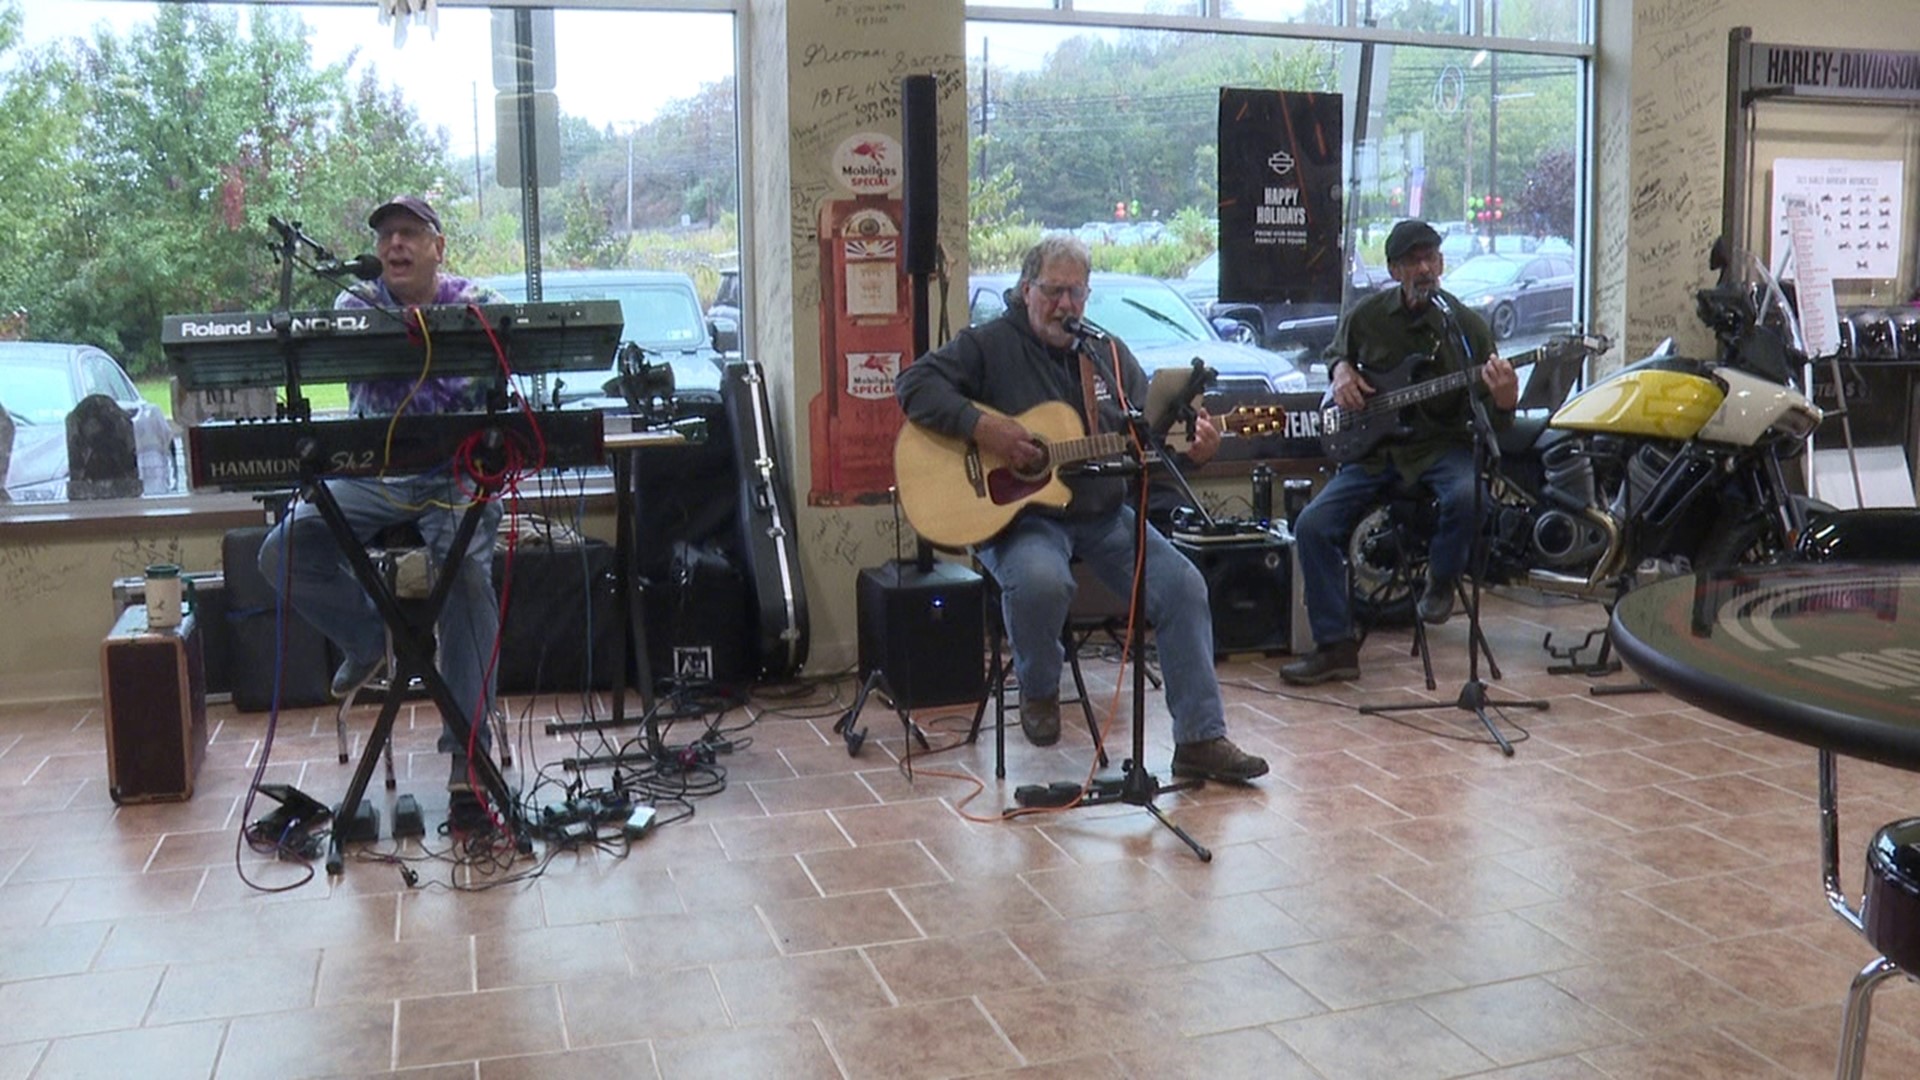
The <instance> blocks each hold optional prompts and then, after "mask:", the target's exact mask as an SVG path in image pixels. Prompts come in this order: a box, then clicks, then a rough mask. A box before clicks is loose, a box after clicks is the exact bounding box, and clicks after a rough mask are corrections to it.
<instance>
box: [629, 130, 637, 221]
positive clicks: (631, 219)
mask: <svg viewBox="0 0 1920 1080" xmlns="http://www.w3.org/2000/svg"><path fill="white" fill-rule="evenodd" d="M635 127H636V125H635V124H634V122H633V121H631V120H629V121H627V235H628V236H632V235H633V132H634V129H635Z"/></svg>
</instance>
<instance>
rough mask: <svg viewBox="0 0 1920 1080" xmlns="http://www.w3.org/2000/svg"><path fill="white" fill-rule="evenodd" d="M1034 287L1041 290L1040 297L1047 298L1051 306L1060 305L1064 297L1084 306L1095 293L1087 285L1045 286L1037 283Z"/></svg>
mask: <svg viewBox="0 0 1920 1080" xmlns="http://www.w3.org/2000/svg"><path fill="white" fill-rule="evenodd" d="M1033 287H1034V288H1036V289H1039V290H1040V295H1041V296H1044V297H1046V298H1047V302H1048V303H1051V304H1057V303H1059V302H1060V298H1061V297H1063V296H1065V297H1069V298H1071V299H1072V300H1073V302H1074V303H1076V304H1084V303H1086V300H1087V296H1088V295H1089V294H1090V293H1092V292H1093V290H1092V289H1089V288H1088V287H1086V286H1085V285H1043V284H1041V283H1040V282H1037V281H1036V282H1034V284H1033Z"/></svg>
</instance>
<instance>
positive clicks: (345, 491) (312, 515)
mask: <svg viewBox="0 0 1920 1080" xmlns="http://www.w3.org/2000/svg"><path fill="white" fill-rule="evenodd" d="M326 484H327V490H329V491H331V492H332V493H333V497H334V500H335V501H336V502H338V503H339V504H340V510H341V512H342V513H343V514H344V515H345V516H346V519H347V523H348V524H349V525H350V526H351V527H352V529H353V535H354V538H355V539H357V540H359V541H360V542H361V543H362V544H365V543H367V542H368V541H370V540H372V539H373V537H374V535H375V534H376V533H378V532H379V531H380V530H381V529H384V528H386V527H387V526H389V525H399V524H404V523H408V522H411V523H413V524H414V525H416V526H418V527H419V529H420V535H421V537H422V538H424V539H425V540H426V542H427V547H428V548H429V549H430V550H431V551H432V552H433V555H434V560H435V563H436V565H444V564H445V562H446V557H447V551H448V549H449V548H450V547H452V545H453V534H454V531H455V530H456V529H458V528H459V527H460V518H461V516H462V515H463V514H464V513H465V511H466V503H467V502H468V497H467V495H466V494H465V493H463V492H462V491H460V490H459V488H458V487H457V485H455V483H454V482H453V480H452V479H451V478H450V477H449V475H448V474H447V473H445V472H440V473H431V474H426V475H421V476H414V477H408V478H406V479H388V480H363V479H339V480H329V481H327V482H326ZM500 510H501V507H500V503H499V502H498V501H495V502H491V503H489V504H487V506H486V508H485V509H484V510H482V511H481V514H480V521H479V523H478V525H477V527H476V528H475V529H474V533H473V540H472V542H471V543H469V544H468V545H467V552H466V557H465V558H464V559H462V560H461V562H460V574H459V576H458V577H457V578H455V579H454V582H453V586H452V588H451V589H450V590H449V591H448V593H447V602H446V605H445V606H443V607H442V608H441V609H440V620H439V624H438V629H439V638H438V641H439V651H438V658H439V666H440V674H441V675H442V676H443V677H445V679H446V681H447V688H448V689H449V690H451V691H452V692H453V698H454V700H455V701H457V702H458V703H459V705H460V709H461V712H462V713H464V714H465V716H466V718H467V722H468V724H470V725H471V726H472V727H473V729H474V730H475V731H476V732H477V733H478V737H479V739H480V745H482V746H487V745H489V738H490V731H489V725H488V724H487V723H486V722H485V721H486V718H487V717H489V716H491V715H492V711H493V700H494V689H493V680H492V679H490V678H487V677H486V676H487V660H488V658H489V657H490V656H492V654H493V643H494V639H495V638H496V637H498V636H499V632H500V597H499V595H498V594H497V593H495V592H494V590H493V544H494V538H495V533H496V532H497V531H498V529H499V526H500ZM289 544H291V547H292V549H293V567H292V573H293V576H292V582H291V586H292V593H291V594H290V595H289V596H288V600H289V602H290V603H292V604H293V609H294V610H295V611H297V612H299V613H300V615H301V617H302V618H304V619H306V620H307V621H308V622H309V623H312V624H313V627H314V629H316V630H318V631H320V632H321V633H322V634H325V635H326V636H327V637H328V638H329V639H331V640H332V641H333V643H334V644H335V645H338V646H339V647H340V649H341V651H342V652H345V653H346V654H347V656H348V658H349V659H351V660H353V661H355V662H362V661H365V660H367V659H369V658H371V657H375V656H378V655H380V654H381V653H384V652H385V651H386V647H387V638H386V624H385V623H384V622H382V621H381V619H380V611H379V609H378V608H376V607H374V604H373V598H372V597H371V596H368V595H367V591H366V589H364V588H362V587H361V585H360V581H359V579H358V578H356V577H354V576H353V568H352V567H351V566H350V565H348V563H347V557H346V555H345V554H344V553H343V552H341V550H340V546H339V544H337V543H335V542H334V538H333V533H332V531H331V530H329V529H328V528H327V522H326V519H325V518H323V517H321V516H320V508H319V507H317V506H315V505H313V504H312V503H310V502H306V501H299V502H296V503H295V504H294V508H293V513H291V514H289V515H287V516H286V517H283V518H281V519H280V523H279V524H278V525H276V526H274V528H273V531H272V532H269V533H268V534H267V539H266V541H265V542H264V543H262V544H261V545H260V572H261V573H262V574H264V575H266V578H267V582H268V584H270V585H272V586H273V587H274V588H275V589H276V590H277V589H279V588H280V587H281V579H282V576H283V567H284V565H285V563H286V559H287V549H288V547H289ZM483 682H484V684H485V685H482V683H483ZM439 746H440V750H441V752H442V753H451V752H453V751H455V750H465V749H466V747H465V745H464V744H462V743H460V742H458V741H457V740H456V739H455V737H454V733H453V731H452V729H451V728H449V727H447V726H445V724H444V723H443V725H442V727H441V731H440V743H439Z"/></svg>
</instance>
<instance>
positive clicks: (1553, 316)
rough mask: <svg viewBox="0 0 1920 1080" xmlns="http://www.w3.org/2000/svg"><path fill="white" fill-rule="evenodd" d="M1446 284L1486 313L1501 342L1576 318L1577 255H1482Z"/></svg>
mask: <svg viewBox="0 0 1920 1080" xmlns="http://www.w3.org/2000/svg"><path fill="white" fill-rule="evenodd" d="M1440 285H1441V287H1442V288H1444V289H1446V290H1447V291H1448V292H1450V293H1452V294H1453V295H1455V296H1457V297H1459V298H1460V299H1461V300H1462V301H1464V302H1465V303H1466V304H1467V305H1468V306H1470V307H1472V308H1474V309H1475V310H1477V311H1479V312H1480V314H1481V315H1483V316H1485V317H1486V320H1487V325H1488V326H1489V327H1490V328H1492V330H1493V336H1494V338H1495V339H1496V340H1499V341H1505V340H1506V339H1508V338H1510V337H1512V336H1513V335H1514V334H1516V333H1519V332H1520V331H1522V330H1531V329H1535V328H1538V327H1542V326H1547V325H1550V324H1553V323H1559V322H1566V321H1568V320H1571V319H1572V318H1573V288H1574V270H1573V259H1572V258H1571V257H1570V256H1567V255H1476V256H1474V257H1473V258H1471V259H1468V260H1467V261H1466V262H1463V263H1461V264H1460V265H1458V266H1456V267H1453V268H1452V269H1450V270H1448V271H1447V272H1446V273H1445V274H1444V275H1442V276H1441V278H1440Z"/></svg>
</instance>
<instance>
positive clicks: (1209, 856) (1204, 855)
mask: <svg viewBox="0 0 1920 1080" xmlns="http://www.w3.org/2000/svg"><path fill="white" fill-rule="evenodd" d="M1145 805H1146V808H1147V813H1149V814H1152V815H1153V816H1154V818H1155V820H1157V821H1159V822H1160V824H1162V825H1165V826H1166V827H1167V828H1168V829H1170V830H1172V832H1173V835H1175V836H1177V837H1179V838H1180V842H1181V843H1183V844H1185V845H1187V846H1188V847H1190V848H1192V849H1193V853H1194V854H1195V855H1198V856H1200V861H1201V862H1212V861H1213V852H1211V851H1208V850H1207V849H1206V848H1204V847H1202V846H1201V845H1200V841H1198V840H1195V839H1194V838H1193V837H1192V836H1190V835H1188V834H1187V830H1185V829H1183V828H1181V827H1180V826H1178V825H1176V824H1174V823H1173V822H1172V821H1170V820H1168V818H1167V815H1166V814H1165V813H1163V812H1162V811H1161V810H1160V808H1159V807H1157V806H1155V805H1153V804H1152V803H1146V804H1145Z"/></svg>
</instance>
